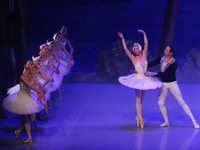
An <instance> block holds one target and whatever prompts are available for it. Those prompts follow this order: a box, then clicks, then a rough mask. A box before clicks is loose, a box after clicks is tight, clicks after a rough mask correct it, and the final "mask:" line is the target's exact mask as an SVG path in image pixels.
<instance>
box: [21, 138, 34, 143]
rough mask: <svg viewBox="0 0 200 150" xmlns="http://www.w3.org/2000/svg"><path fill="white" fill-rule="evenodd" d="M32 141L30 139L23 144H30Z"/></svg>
mask: <svg viewBox="0 0 200 150" xmlns="http://www.w3.org/2000/svg"><path fill="white" fill-rule="evenodd" d="M32 142H33V141H32V139H27V140H26V141H24V142H23V143H24V144H27V143H32Z"/></svg>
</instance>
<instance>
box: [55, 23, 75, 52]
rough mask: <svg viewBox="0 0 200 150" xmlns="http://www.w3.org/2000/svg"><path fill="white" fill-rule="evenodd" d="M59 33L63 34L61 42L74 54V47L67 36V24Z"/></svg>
mask: <svg viewBox="0 0 200 150" xmlns="http://www.w3.org/2000/svg"><path fill="white" fill-rule="evenodd" d="M59 33H60V35H61V38H60V41H59V43H60V44H62V45H63V46H64V47H65V46H66V45H67V46H68V48H69V49H70V54H71V55H72V54H73V52H74V48H73V46H72V45H71V43H70V41H69V40H68V39H67V38H66V37H65V36H66V35H67V27H66V26H62V27H60V29H59Z"/></svg>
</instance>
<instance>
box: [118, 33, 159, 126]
mask: <svg viewBox="0 0 200 150" xmlns="http://www.w3.org/2000/svg"><path fill="white" fill-rule="evenodd" d="M138 32H139V33H141V34H143V37H144V50H143V51H142V48H141V45H140V44H139V43H134V46H133V51H134V53H135V56H134V55H132V54H131V52H130V51H129V50H128V48H127V46H126V42H125V38H124V36H123V34H122V33H121V32H118V35H119V37H120V38H121V39H122V43H123V47H124V50H125V52H126V54H127V55H128V57H129V58H130V60H131V61H132V63H133V65H134V67H135V70H136V73H134V74H131V75H128V76H123V77H119V79H118V80H119V82H120V83H121V84H123V85H125V86H128V87H130V88H134V89H135V96H136V110H137V116H136V117H135V120H136V121H137V127H141V128H144V121H143V118H142V101H143V98H144V95H145V93H146V90H148V89H156V88H158V87H161V86H162V83H161V82H160V81H158V80H156V79H153V78H151V77H146V76H144V72H145V71H146V69H147V50H148V40H147V36H146V33H145V32H144V31H143V30H138Z"/></svg>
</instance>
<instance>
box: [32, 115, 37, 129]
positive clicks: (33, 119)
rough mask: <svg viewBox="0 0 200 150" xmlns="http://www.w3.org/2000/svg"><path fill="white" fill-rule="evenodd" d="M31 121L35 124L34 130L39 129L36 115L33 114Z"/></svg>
mask: <svg viewBox="0 0 200 150" xmlns="http://www.w3.org/2000/svg"><path fill="white" fill-rule="evenodd" d="M31 121H32V122H33V126H34V130H36V129H37V122H36V117H35V113H33V114H31Z"/></svg>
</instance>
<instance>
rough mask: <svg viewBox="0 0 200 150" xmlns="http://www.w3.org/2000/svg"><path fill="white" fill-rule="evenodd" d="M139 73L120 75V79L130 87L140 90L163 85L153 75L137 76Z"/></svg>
mask: <svg viewBox="0 0 200 150" xmlns="http://www.w3.org/2000/svg"><path fill="white" fill-rule="evenodd" d="M136 75H137V74H136V73H134V74H131V75H128V76H123V77H119V78H118V81H119V82H120V83H121V84H123V85H125V86H128V87H130V88H134V89H139V90H149V89H156V88H159V87H161V86H162V82H160V81H159V80H157V79H156V78H153V77H137V76H136Z"/></svg>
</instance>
